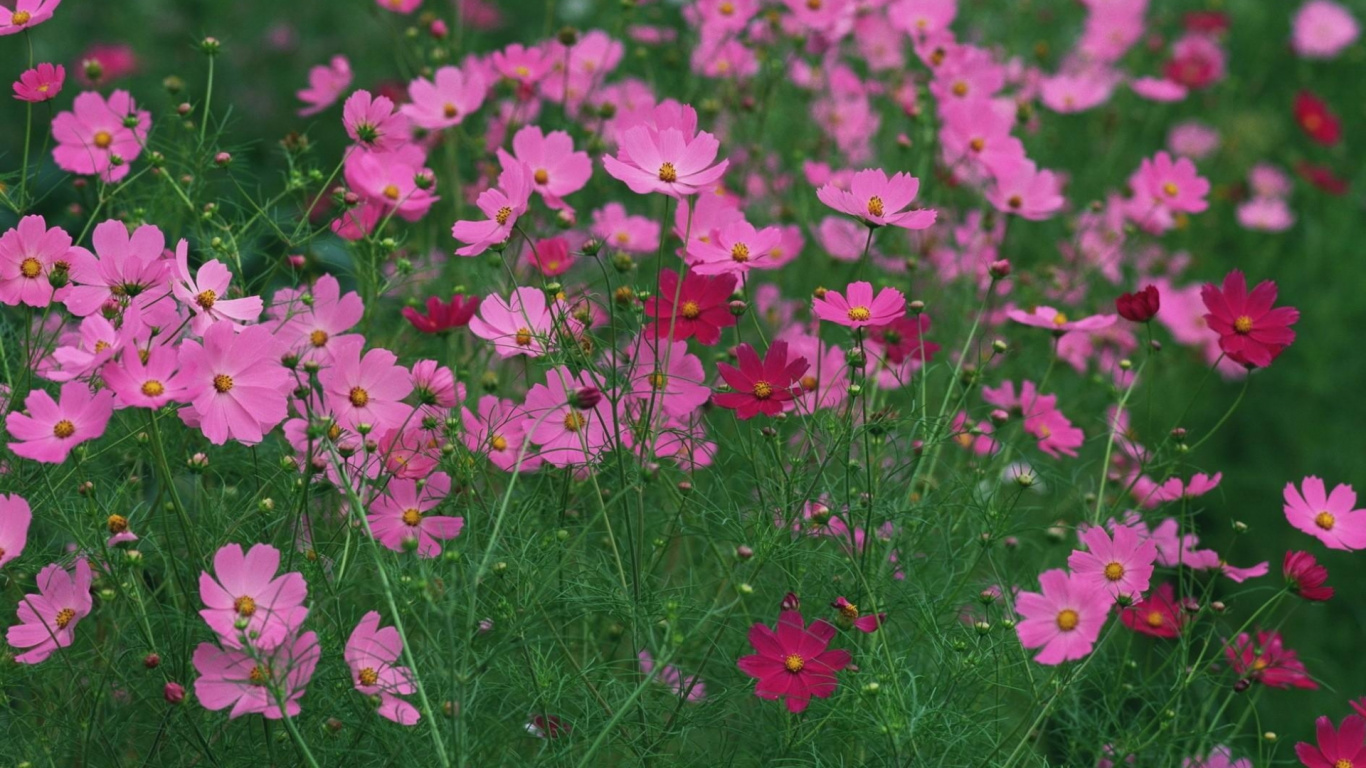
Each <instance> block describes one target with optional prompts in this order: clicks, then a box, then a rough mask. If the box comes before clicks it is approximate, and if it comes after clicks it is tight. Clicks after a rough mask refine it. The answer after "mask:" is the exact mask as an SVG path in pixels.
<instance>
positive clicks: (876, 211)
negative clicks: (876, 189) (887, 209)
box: [868, 195, 884, 216]
mask: <svg viewBox="0 0 1366 768" xmlns="http://www.w3.org/2000/svg"><path fill="white" fill-rule="evenodd" d="M883 210H884V209H883V207H882V198H880V197H878V196H877V195H873V196H872V197H870V198H868V215H869V216H881V215H882V213H883Z"/></svg>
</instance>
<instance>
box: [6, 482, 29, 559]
mask: <svg viewBox="0 0 1366 768" xmlns="http://www.w3.org/2000/svg"><path fill="white" fill-rule="evenodd" d="M32 520H33V513H32V511H31V510H29V508H28V502H27V501H25V500H24V497H22V496H20V495H19V494H17V493H16V494H14V495H13V496H9V495H6V494H3V493H0V568H3V567H5V563H8V562H9V561H11V560H13V559H14V558H16V557H18V556H19V555H21V554H23V552H24V545H25V544H27V543H28V525H29V523H30V522H32Z"/></svg>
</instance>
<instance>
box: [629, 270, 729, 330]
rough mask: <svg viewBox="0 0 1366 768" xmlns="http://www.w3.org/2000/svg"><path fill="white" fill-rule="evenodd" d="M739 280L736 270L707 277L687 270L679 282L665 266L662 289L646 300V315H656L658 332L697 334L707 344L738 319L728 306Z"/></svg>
mask: <svg viewBox="0 0 1366 768" xmlns="http://www.w3.org/2000/svg"><path fill="white" fill-rule="evenodd" d="M736 282H737V280H736V277H735V275H733V274H724V275H717V276H716V277H708V276H705V275H698V274H694V273H692V272H688V273H687V274H685V275H684V276H683V280H682V283H681V284H680V282H679V279H678V273H677V272H674V271H673V270H671V269H665V270H663V271H662V272H660V274H659V293H658V294H656V295H654V296H651V297H650V298H648V299H646V300H645V316H646V317H653V318H655V322H654V326H653V329H654V334H655V336H656V337H657V338H672V339H673V340H674V341H684V340H686V339H689V338H692V337H696V338H697V341H698V342H699V343H701V344H705V345H708V346H710V345H712V344H715V343H717V342H718V341H720V340H721V329H722V328H729V327H730V326H732V325H735V323H736V317H735V315H732V314H731V312H730V307H729V304H730V296H731V294H732V293H733V292H734V291H735V285H736Z"/></svg>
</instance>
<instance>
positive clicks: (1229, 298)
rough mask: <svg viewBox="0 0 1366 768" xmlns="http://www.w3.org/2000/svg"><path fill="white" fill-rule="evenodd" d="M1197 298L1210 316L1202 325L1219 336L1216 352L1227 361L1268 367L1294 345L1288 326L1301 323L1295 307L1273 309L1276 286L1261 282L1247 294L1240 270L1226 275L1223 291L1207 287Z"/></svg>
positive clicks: (1201, 290) (1253, 366)
mask: <svg viewBox="0 0 1366 768" xmlns="http://www.w3.org/2000/svg"><path fill="white" fill-rule="evenodd" d="M1200 298H1201V300H1202V301H1204V303H1205V309H1207V310H1209V312H1208V313H1207V314H1206V315H1205V322H1206V323H1207V324H1208V325H1209V327H1210V329H1211V330H1213V331H1214V332H1215V333H1217V334H1219V348H1220V349H1222V350H1223V351H1224V354H1226V355H1228V357H1229V359H1230V360H1233V361H1234V362H1236V363H1241V364H1242V365H1246V366H1248V367H1250V368H1265V367H1266V366H1268V365H1271V361H1273V360H1275V359H1276V357H1277V356H1278V355H1280V354H1281V352H1283V351H1285V348H1286V347H1288V346H1290V344H1291V343H1292V342H1294V341H1295V332H1294V331H1293V330H1291V328H1290V326H1292V325H1294V324H1295V323H1296V322H1298V321H1299V319H1300V311H1299V310H1298V309H1295V308H1294V307H1272V305H1273V304H1275V303H1276V284H1275V283H1274V282H1272V281H1270V280H1263V281H1262V282H1261V283H1258V284H1257V287H1256V288H1253V289H1252V292H1251V293H1249V292H1248V290H1247V278H1245V277H1244V276H1243V273H1242V272H1241V271H1240V270H1236V269H1235V270H1233V271H1232V272H1229V273H1228V275H1227V276H1226V277H1225V278H1224V284H1223V286H1222V287H1216V286H1215V285H1214V284H1212V283H1206V284H1205V286H1204V287H1203V288H1201V289H1200Z"/></svg>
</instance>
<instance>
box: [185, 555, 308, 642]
mask: <svg viewBox="0 0 1366 768" xmlns="http://www.w3.org/2000/svg"><path fill="white" fill-rule="evenodd" d="M279 567H280V550H278V549H276V548H275V547H272V546H270V545H269V544H254V545H252V548H251V550H250V551H248V552H247V553H246V554H245V555H244V554H243V553H242V545H241V544H228V545H227V546H224V547H222V548H221V549H219V550H218V551H217V552H216V553H214V556H213V570H214V573H213V575H212V576H211V575H209V573H208V572H207V571H201V572H200V574H199V598H200V599H201V600H203V601H204V605H206V606H208V607H207V608H205V609H203V610H201V611H200V612H199V615H200V616H201V617H203V619H204V622H205V623H206V624H208V625H209V629H212V630H213V631H214V632H217V633H218V637H219V639H220V640H222V642H223V643H224V644H225V645H227V646H229V647H232V648H241V647H242V646H243V645H244V644H246V645H250V646H252V647H254V648H257V649H269V648H274V647H275V646H276V645H279V644H280V643H281V642H283V641H284V640H285V639H286V637H288V636H289V635H291V634H292V633H293V632H294V630H296V629H298V627H299V625H300V624H302V623H303V620H304V619H305V618H306V617H307V616H308V608H306V607H304V600H305V599H306V598H307V597H308V584H306V583H305V582H304V577H303V576H302V575H301V574H299V573H297V572H290V573H286V574H284V575H282V576H280V577H278V578H277V577H276V576H275V571H276V570H278V569H279ZM243 641H245V643H244V642H243Z"/></svg>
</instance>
